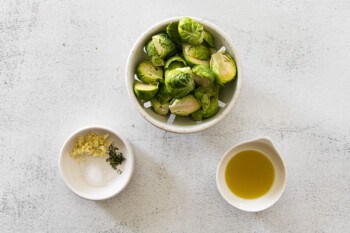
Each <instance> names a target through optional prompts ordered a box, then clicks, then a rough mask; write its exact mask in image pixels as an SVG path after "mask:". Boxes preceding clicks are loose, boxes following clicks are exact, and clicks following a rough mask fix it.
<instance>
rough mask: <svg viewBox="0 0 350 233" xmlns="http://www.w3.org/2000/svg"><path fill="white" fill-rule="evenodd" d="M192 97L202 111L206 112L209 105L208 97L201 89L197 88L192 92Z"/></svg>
mask: <svg viewBox="0 0 350 233" xmlns="http://www.w3.org/2000/svg"><path fill="white" fill-rule="evenodd" d="M194 95H195V96H196V98H197V100H198V101H199V103H200V104H201V106H202V109H203V111H205V112H206V111H207V110H208V108H209V105H210V96H209V94H208V93H207V92H206V91H205V89H204V88H203V87H199V88H197V89H196V90H195V91H194Z"/></svg>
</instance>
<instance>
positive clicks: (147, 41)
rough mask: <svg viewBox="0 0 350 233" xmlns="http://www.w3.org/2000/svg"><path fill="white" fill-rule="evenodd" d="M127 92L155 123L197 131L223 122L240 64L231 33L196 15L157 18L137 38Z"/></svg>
mask: <svg viewBox="0 0 350 233" xmlns="http://www.w3.org/2000/svg"><path fill="white" fill-rule="evenodd" d="M126 85H127V90H128V94H129V96H130V98H131V100H132V102H134V104H135V106H136V109H137V110H138V112H139V113H140V114H141V115H142V116H143V117H144V118H145V119H146V120H147V121H149V122H150V123H152V124H153V125H155V126H157V127H159V128H161V129H163V130H166V131H170V132H175V133H194V132H198V131H202V130H204V129H207V128H209V127H210V126H213V125H214V124H216V123H218V122H219V121H220V120H222V119H223V118H224V117H225V116H226V115H227V114H228V113H229V112H230V111H231V110H232V108H233V107H234V105H235V103H236V102H237V99H238V96H239V93H240V89H241V86H242V66H241V63H240V60H239V58H238V55H237V50H236V47H235V46H234V44H233V43H232V41H231V39H230V37H229V36H228V35H227V34H226V33H225V32H224V31H223V30H222V29H220V28H219V27H218V26H216V25H214V24H212V23H210V22H208V21H207V20H204V19H199V18H195V17H174V18H170V19H166V20H163V21H161V22H158V23H157V24H155V25H154V26H152V27H151V28H149V29H148V30H146V32H144V33H143V34H142V35H141V37H139V39H138V40H137V41H136V42H135V44H134V46H133V47H132V49H131V52H130V55H129V57H128V61H127V65H126Z"/></svg>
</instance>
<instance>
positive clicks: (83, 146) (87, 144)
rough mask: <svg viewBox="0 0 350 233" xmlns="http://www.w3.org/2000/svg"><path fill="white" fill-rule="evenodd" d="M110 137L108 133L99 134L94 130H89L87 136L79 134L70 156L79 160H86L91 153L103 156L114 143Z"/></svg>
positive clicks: (95, 155) (94, 155)
mask: <svg viewBox="0 0 350 233" xmlns="http://www.w3.org/2000/svg"><path fill="white" fill-rule="evenodd" d="M108 137H109V135H108V134H103V135H97V134H96V133H94V132H89V133H88V134H87V135H86V136H78V138H77V141H76V143H75V147H74V148H73V150H72V151H71V152H70V156H71V157H72V158H73V159H75V160H77V161H82V160H85V157H86V156H89V155H91V156H93V157H103V156H105V155H107V154H108V147H109V146H110V145H111V144H112V141H111V140H109V139H108Z"/></svg>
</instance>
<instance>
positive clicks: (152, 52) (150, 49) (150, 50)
mask: <svg viewBox="0 0 350 233" xmlns="http://www.w3.org/2000/svg"><path fill="white" fill-rule="evenodd" d="M145 50H146V53H147V55H148V56H149V58H150V59H151V62H152V64H153V65H154V66H164V61H163V59H162V58H160V56H159V55H158V52H157V50H156V47H155V46H154V43H153V41H152V40H150V41H149V42H148V43H147V44H146V47H145Z"/></svg>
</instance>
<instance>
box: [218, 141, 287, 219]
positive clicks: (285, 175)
mask: <svg viewBox="0 0 350 233" xmlns="http://www.w3.org/2000/svg"><path fill="white" fill-rule="evenodd" d="M259 142H262V143H265V144H266V145H267V146H269V147H271V148H272V149H273V150H274V151H275V153H276V154H277V155H278V157H279V159H280V160H281V168H282V171H283V174H284V180H283V183H282V185H281V186H280V188H279V189H278V193H277V194H276V199H275V200H273V201H271V202H270V203H268V204H266V205H265V206H264V207H263V208H260V209H258V208H257V209H246V208H242V207H240V206H239V205H236V203H233V202H232V201H231V200H230V199H229V198H228V197H227V196H226V194H225V193H224V191H223V190H222V187H221V186H220V185H219V184H221V182H220V181H219V179H220V177H219V176H220V175H219V173H220V171H222V169H225V167H223V162H224V160H225V159H226V157H227V156H230V152H231V151H232V150H234V149H236V148H237V147H240V146H243V145H248V144H253V143H259ZM234 156H236V154H234V155H232V157H231V159H232V158H233V157H234ZM265 156H266V155H265ZM215 176H216V177H215V181H216V187H217V189H218V191H219V193H220V195H221V196H222V197H223V199H224V200H225V201H226V202H227V203H229V204H230V205H231V206H233V207H235V208H237V209H240V210H243V211H246V212H259V211H263V210H266V209H268V208H270V207H271V206H273V205H274V204H275V203H276V202H277V201H278V200H279V199H280V198H281V196H282V194H283V193H284V190H285V188H286V184H287V178H288V177H287V168H286V164H285V161H284V159H283V157H282V155H281V153H280V152H279V151H278V149H277V148H276V147H275V145H274V144H273V142H272V140H271V139H270V138H268V137H260V138H256V139H253V140H248V141H243V142H241V143H238V144H236V145H234V146H233V147H231V148H230V149H228V150H227V151H226V152H225V153H224V155H223V156H222V157H221V159H220V162H219V163H218V165H217V168H216V175H215ZM232 195H234V194H232Z"/></svg>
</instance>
